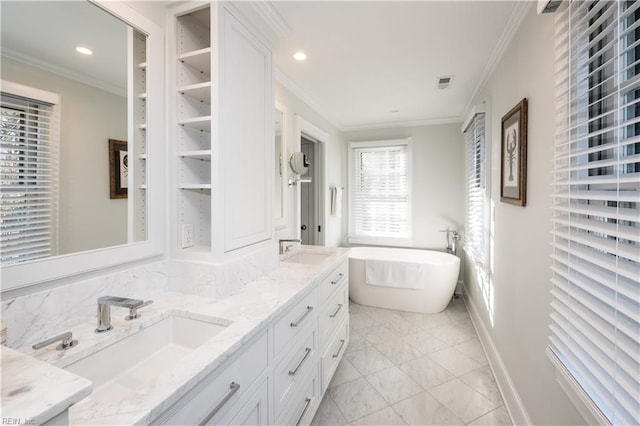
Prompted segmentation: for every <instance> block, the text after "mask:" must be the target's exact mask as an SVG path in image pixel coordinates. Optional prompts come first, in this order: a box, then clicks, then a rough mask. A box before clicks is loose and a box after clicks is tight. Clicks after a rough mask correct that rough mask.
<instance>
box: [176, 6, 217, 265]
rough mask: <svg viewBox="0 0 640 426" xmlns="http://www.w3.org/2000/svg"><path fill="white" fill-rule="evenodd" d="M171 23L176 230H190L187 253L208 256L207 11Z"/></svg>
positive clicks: (187, 14) (194, 11) (178, 17)
mask: <svg viewBox="0 0 640 426" xmlns="http://www.w3.org/2000/svg"><path fill="white" fill-rule="evenodd" d="M175 19H176V22H175V24H176V28H175V30H176V32H175V35H176V61H177V63H176V67H177V68H176V74H175V76H176V81H175V87H176V92H177V93H176V108H177V111H176V121H177V123H176V145H177V164H178V165H177V168H178V170H177V190H178V220H179V223H178V229H179V230H180V229H182V226H183V225H193V233H192V235H193V246H189V245H188V244H187V246H185V244H184V243H185V242H184V241H182V248H183V249H184V250H187V251H189V252H196V253H200V252H202V253H205V254H206V253H210V252H211V192H212V185H211V172H212V169H211V156H212V150H211V131H212V128H211V127H212V126H211V121H212V116H211V96H212V80H211V78H212V77H211V76H212V72H211V64H212V61H211V52H212V43H211V39H212V31H211V7H210V6H206V7H199V8H197V9H192V10H188V11H186V12H184V13H181V14H178V15H176V17H175Z"/></svg>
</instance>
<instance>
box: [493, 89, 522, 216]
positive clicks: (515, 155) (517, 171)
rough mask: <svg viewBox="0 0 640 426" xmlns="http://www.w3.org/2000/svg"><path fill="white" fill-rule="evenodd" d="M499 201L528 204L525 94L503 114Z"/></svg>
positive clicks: (519, 204) (520, 204)
mask: <svg viewBox="0 0 640 426" xmlns="http://www.w3.org/2000/svg"><path fill="white" fill-rule="evenodd" d="M500 159H501V165H500V201H502V202H505V203H511V204H515V205H518V206H526V205H527V98H524V99H523V100H522V101H520V102H519V103H518V105H516V106H515V107H513V108H512V109H511V111H509V112H508V113H506V114H505V115H504V117H502V148H501V151H500Z"/></svg>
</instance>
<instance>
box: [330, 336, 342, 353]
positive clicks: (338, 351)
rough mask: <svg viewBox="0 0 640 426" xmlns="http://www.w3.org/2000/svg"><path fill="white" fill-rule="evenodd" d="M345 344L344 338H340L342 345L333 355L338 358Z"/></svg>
mask: <svg viewBox="0 0 640 426" xmlns="http://www.w3.org/2000/svg"><path fill="white" fill-rule="evenodd" d="M343 346H344V339H343V340H340V347H339V348H338V350H337V351H336V353H335V354H333V355H331V356H332V357H334V358H338V355H340V351H341V350H342V347H343Z"/></svg>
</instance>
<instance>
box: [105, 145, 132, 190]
mask: <svg viewBox="0 0 640 426" xmlns="http://www.w3.org/2000/svg"><path fill="white" fill-rule="evenodd" d="M127 149H128V148H127V142H126V141H119V140H116V139H109V189H110V196H109V198H111V199H112V200H113V199H118V198H127V192H128V191H127V188H128V186H129V185H128V175H129V156H128V152H127Z"/></svg>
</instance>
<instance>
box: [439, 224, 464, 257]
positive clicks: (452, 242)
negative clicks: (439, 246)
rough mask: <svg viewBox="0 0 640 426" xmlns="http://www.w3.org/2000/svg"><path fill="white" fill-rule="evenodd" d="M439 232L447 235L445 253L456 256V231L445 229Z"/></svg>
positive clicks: (458, 235) (457, 236)
mask: <svg viewBox="0 0 640 426" xmlns="http://www.w3.org/2000/svg"><path fill="white" fill-rule="evenodd" d="M440 232H446V233H447V252H448V253H451V254H453V255H456V253H457V251H458V249H457V247H456V246H457V242H458V240H460V234H459V233H458V231H456V230H454V229H449V228H447V229H441V230H440Z"/></svg>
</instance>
